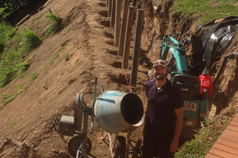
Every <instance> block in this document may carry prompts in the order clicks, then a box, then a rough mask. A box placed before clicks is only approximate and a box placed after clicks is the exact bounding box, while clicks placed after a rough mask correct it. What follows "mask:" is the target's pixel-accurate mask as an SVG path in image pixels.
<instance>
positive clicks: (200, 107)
mask: <svg viewBox="0 0 238 158" xmlns="http://www.w3.org/2000/svg"><path fill="white" fill-rule="evenodd" d="M187 41H188V40H184V41H183V42H179V41H177V40H176V39H175V38H173V37H171V36H169V35H164V37H163V41H162V46H161V52H160V56H159V58H160V59H163V60H166V61H168V67H169V72H168V79H169V80H170V81H171V82H172V84H173V85H176V86H177V87H179V88H180V89H181V91H182V95H183V98H184V116H183V119H184V121H183V122H184V123H183V129H182V133H181V139H185V140H189V139H191V138H192V137H193V136H194V134H195V130H196V129H198V128H199V126H200V125H201V122H202V121H203V120H205V117H206V116H207V114H208V113H207V109H208V90H207V89H204V90H203V91H202V93H201V92H200V87H201V84H202V83H201V80H200V79H199V77H197V76H192V75H190V70H189V69H188V62H187V55H186V50H185V48H184V45H185V44H186V43H187Z"/></svg>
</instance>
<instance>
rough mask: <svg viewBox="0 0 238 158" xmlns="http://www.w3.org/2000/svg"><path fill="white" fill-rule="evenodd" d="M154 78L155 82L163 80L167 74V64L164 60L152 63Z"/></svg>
mask: <svg viewBox="0 0 238 158" xmlns="http://www.w3.org/2000/svg"><path fill="white" fill-rule="evenodd" d="M153 68H154V77H155V79H156V80H164V79H165V78H166V76H167V73H168V67H167V62H166V61H164V60H161V59H159V60H156V61H154V62H153Z"/></svg>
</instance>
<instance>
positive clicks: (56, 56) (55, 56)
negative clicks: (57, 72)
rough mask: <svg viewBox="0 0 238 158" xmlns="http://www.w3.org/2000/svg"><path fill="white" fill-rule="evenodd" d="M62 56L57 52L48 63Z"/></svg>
mask: <svg viewBox="0 0 238 158" xmlns="http://www.w3.org/2000/svg"><path fill="white" fill-rule="evenodd" d="M59 56H60V54H59V53H56V54H55V55H54V56H53V57H52V58H51V59H50V60H49V61H48V62H47V65H52V64H53V62H54V61H55V59H57V58H58V57H59Z"/></svg>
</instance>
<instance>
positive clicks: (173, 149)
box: [170, 140, 178, 153]
mask: <svg viewBox="0 0 238 158" xmlns="http://www.w3.org/2000/svg"><path fill="white" fill-rule="evenodd" d="M177 150H178V141H176V140H173V141H172V143H171V144H170V152H172V153H175V152H176V151H177Z"/></svg>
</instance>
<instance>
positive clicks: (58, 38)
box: [0, 0, 238, 158]
mask: <svg viewBox="0 0 238 158" xmlns="http://www.w3.org/2000/svg"><path fill="white" fill-rule="evenodd" d="M165 6H166V5H165ZM49 9H50V10H51V11H52V12H53V13H54V14H56V15H59V16H60V17H61V18H63V24H64V27H63V28H62V30H61V31H60V32H59V33H57V34H55V35H53V36H49V37H47V38H46V37H45V36H44V34H45V32H46V31H47V27H48V24H47V23H45V18H44V15H45V14H46V13H48V12H49ZM167 11H168V10H167ZM152 13H153V11H151V8H150V9H149V10H146V25H147V27H145V29H144V30H145V31H144V34H143V37H142V40H143V41H142V45H143V49H142V51H141V52H142V54H146V55H147V56H148V57H149V58H151V59H155V58H158V54H157V53H158V50H159V48H158V47H159V46H160V44H159V43H160V42H159V40H158V39H159V37H160V35H156V36H155V35H153V30H155V29H156V28H157V26H158V27H160V26H162V25H164V23H162V22H161V20H162V21H163V20H166V18H167V17H163V18H161V17H153V16H152ZM151 18H153V20H154V21H153V20H152V19H151ZM158 18H160V21H159V20H158ZM163 22H164V21H163ZM169 22H170V21H169V20H168V19H167V23H169ZM157 24H158V25H157ZM24 27H30V28H32V29H34V30H35V31H36V32H37V34H38V35H40V37H41V38H42V39H43V43H42V44H41V46H40V47H38V48H37V49H35V50H33V51H32V52H31V53H30V54H29V56H28V58H30V57H33V58H32V60H31V66H30V68H29V70H28V73H37V74H38V76H37V78H36V79H35V80H34V81H33V82H31V81H29V78H28V77H27V76H25V77H23V78H21V79H18V80H14V81H12V82H11V83H10V84H9V85H8V86H6V87H5V88H4V89H2V90H1V94H14V92H15V91H16V87H17V86H19V85H26V86H28V88H27V89H26V90H25V91H24V92H22V93H21V94H20V95H18V96H17V97H16V98H15V99H14V100H13V101H12V102H10V103H9V104H7V105H5V106H4V108H3V109H2V110H1V111H0V126H1V129H0V142H3V144H2V146H0V157H4V158H11V157H24V158H25V157H65V143H64V141H63V140H61V138H60V137H59V135H58V134H57V133H56V132H54V131H52V130H50V129H49V126H50V124H51V122H52V121H53V119H54V118H55V117H56V116H58V118H60V116H61V115H63V114H64V115H73V109H74V99H75V96H76V94H77V93H79V92H82V93H84V100H85V102H86V103H87V104H89V106H91V104H92V101H93V89H94V77H95V76H97V77H98V86H103V87H104V90H105V91H107V90H118V91H123V92H128V85H127V80H126V78H125V75H126V76H127V78H129V76H130V68H131V57H130V60H129V63H130V64H129V68H128V69H126V70H125V71H124V70H123V69H121V68H120V67H121V61H122V58H121V57H119V56H117V48H115V47H114V46H113V29H112V28H110V27H109V18H108V17H107V8H106V2H105V1H93V0H81V1H75V0H67V1H64V0H54V1H53V0H48V2H47V4H46V5H45V8H43V9H42V10H41V11H39V12H38V13H36V14H35V15H34V16H32V17H31V18H30V19H29V20H28V21H27V22H26V23H24V24H23V26H20V27H19V29H22V28H24ZM178 27H179V25H178ZM171 28H172V26H171ZM175 28H176V27H175ZM175 28H173V29H175ZM159 30H160V31H161V30H163V29H162V28H159ZM164 31H166V29H164ZM190 32H191V31H190ZM163 33H165V32H162V31H161V32H160V34H163ZM154 37H156V39H157V40H156V42H155V44H154V45H153V43H152V41H153V40H152V39H153V38H154ZM132 46H133V42H132ZM237 48H238V47H237V43H233V45H232V48H231V51H232V52H234V51H235V50H236V49H237ZM131 50H132V48H131ZM228 53H230V51H228V50H227V51H226V52H225V53H224V54H223V55H222V57H223V56H224V55H225V54H228ZM56 54H59V57H58V58H56V59H54V60H53V57H54V56H55V55H56ZM222 59H223V58H220V60H218V61H217V63H215V64H214V67H215V68H214V72H213V73H214V74H215V73H216V71H217V69H218V67H219V64H220V63H221V61H222ZM148 70H149V69H148V68H146V67H145V66H139V71H138V79H137V81H138V82H137V86H136V87H135V89H134V93H136V94H137V95H138V96H139V97H140V98H141V100H142V101H143V103H145V89H144V85H145V82H146V80H147V72H148ZM237 74H238V70H237V62H236V61H233V62H230V63H228V67H227V68H226V69H225V72H224V73H223V75H222V76H220V80H219V82H218V84H217V86H216V87H215V89H216V92H215V94H214V100H215V101H214V106H215V107H218V109H219V108H221V109H222V108H224V107H225V106H228V105H229V106H234V105H236V103H237V99H238V98H237V97H238V93H237V92H236V91H237V89H238V87H237V84H235V79H236V78H237ZM223 78H224V79H223ZM100 93H101V92H100V88H98V89H97V96H98V95H99V94H100ZM218 98H219V99H220V101H219V100H218ZM224 105H225V106H224ZM219 112H220V111H218V112H216V113H217V114H218V113H219ZM100 134H101V130H100V128H99V127H98V126H97V124H95V127H94V133H93V134H90V135H89V138H90V139H91V141H92V150H91V154H92V155H93V156H94V157H98V158H100V157H101V158H109V157H110V152H109V147H108V141H106V142H107V143H102V142H100V141H99V140H98V138H99V137H100ZM66 139H68V138H67V137H66ZM131 140H132V145H133V146H136V148H132V147H130V157H133V158H136V157H139V155H138V153H140V144H141V140H142V135H141V132H140V129H137V130H136V131H134V132H133V133H132V136H131ZM4 142H5V143H4ZM66 157H70V156H69V154H68V153H66Z"/></svg>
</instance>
